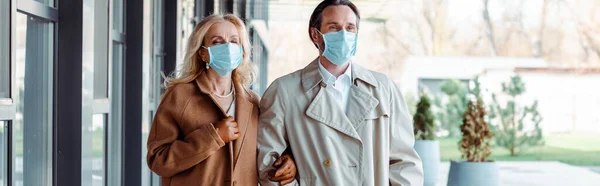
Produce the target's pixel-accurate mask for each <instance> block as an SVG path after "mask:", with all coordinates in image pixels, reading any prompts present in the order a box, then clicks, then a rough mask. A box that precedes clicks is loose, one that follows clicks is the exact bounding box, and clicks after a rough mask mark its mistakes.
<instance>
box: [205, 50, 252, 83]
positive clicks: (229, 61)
mask: <svg viewBox="0 0 600 186" xmlns="http://www.w3.org/2000/svg"><path fill="white" fill-rule="evenodd" d="M202 47H203V48H206V47H205V46H202ZM206 49H208V55H209V56H210V63H209V66H210V68H212V69H213V70H215V71H216V72H217V73H218V74H219V75H221V76H227V75H229V74H231V72H232V71H233V70H234V69H235V68H237V67H238V66H240V64H242V58H243V49H242V47H241V46H239V45H237V44H233V43H225V44H220V45H215V46H211V47H208V48H206Z"/></svg>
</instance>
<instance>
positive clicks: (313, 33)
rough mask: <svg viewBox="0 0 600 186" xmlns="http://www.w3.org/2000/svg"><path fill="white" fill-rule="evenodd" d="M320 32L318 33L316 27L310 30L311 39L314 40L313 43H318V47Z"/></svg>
mask: <svg viewBox="0 0 600 186" xmlns="http://www.w3.org/2000/svg"><path fill="white" fill-rule="evenodd" d="M319 35H320V34H319V32H317V29H316V28H315V27H312V28H311V29H310V38H311V39H312V42H313V43H316V44H317V45H318V44H319Z"/></svg>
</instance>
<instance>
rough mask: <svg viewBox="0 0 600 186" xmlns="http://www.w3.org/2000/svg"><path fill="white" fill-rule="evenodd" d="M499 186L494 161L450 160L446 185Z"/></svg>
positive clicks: (496, 167)
mask: <svg viewBox="0 0 600 186" xmlns="http://www.w3.org/2000/svg"><path fill="white" fill-rule="evenodd" d="M480 185H485V186H499V185H500V179H499V175H498V166H497V165H496V163H495V162H467V161H452V162H451V163H450V172H449V173H448V186H480Z"/></svg>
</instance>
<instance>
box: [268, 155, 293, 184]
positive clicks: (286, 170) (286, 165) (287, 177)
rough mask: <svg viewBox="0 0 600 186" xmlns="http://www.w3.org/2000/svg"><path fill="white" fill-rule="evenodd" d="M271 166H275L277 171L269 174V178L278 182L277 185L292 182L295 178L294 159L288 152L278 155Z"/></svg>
mask: <svg viewBox="0 0 600 186" xmlns="http://www.w3.org/2000/svg"><path fill="white" fill-rule="evenodd" d="M273 166H275V167H276V168H277V172H275V173H274V174H272V175H271V178H270V180H271V181H276V182H279V185H285V184H288V183H292V182H293V181H294V178H296V164H295V163H294V159H293V158H292V156H290V155H289V154H284V155H282V156H280V157H279V158H278V159H277V161H275V163H273Z"/></svg>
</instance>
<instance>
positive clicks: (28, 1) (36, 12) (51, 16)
mask: <svg viewBox="0 0 600 186" xmlns="http://www.w3.org/2000/svg"><path fill="white" fill-rule="evenodd" d="M17 9H18V11H19V12H22V13H24V14H27V15H31V16H35V17H39V18H42V19H45V20H47V21H52V22H57V21H58V9H56V8H53V7H51V6H48V5H45V4H42V3H40V2H37V1H33V0H19V1H17Z"/></svg>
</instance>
